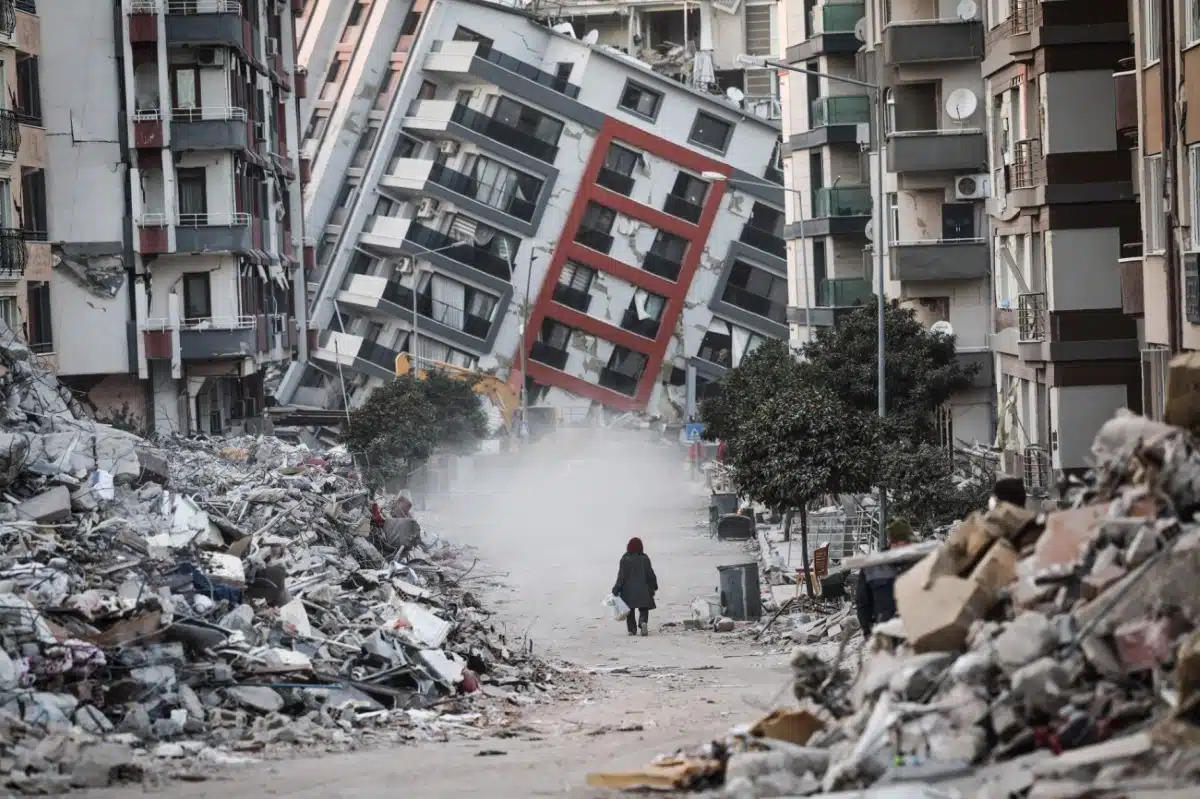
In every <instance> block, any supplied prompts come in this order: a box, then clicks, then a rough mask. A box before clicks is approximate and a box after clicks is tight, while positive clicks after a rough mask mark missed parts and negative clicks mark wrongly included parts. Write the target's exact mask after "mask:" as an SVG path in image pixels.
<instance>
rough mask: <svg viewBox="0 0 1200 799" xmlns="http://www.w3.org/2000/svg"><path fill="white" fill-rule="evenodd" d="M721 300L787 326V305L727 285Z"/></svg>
mask: <svg viewBox="0 0 1200 799" xmlns="http://www.w3.org/2000/svg"><path fill="white" fill-rule="evenodd" d="M721 300H722V301H723V302H727V303H729V304H730V305H733V306H735V307H737V308H741V309H742V310H743V311H749V312H750V313H752V314H754V315H755V316H761V317H763V318H764V319H770V320H771V321H772V322H776V323H778V324H781V325H786V324H787V306H786V305H784V304H783V303H779V302H774V301H773V300H770V299H768V298H766V297H763V296H762V295H759V294H755V293H754V292H752V291H747V290H746V289H743V288H738V287H737V286H728V285H727V286H725V292H724V293H723V294H722V295H721Z"/></svg>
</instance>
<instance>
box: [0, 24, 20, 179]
mask: <svg viewBox="0 0 1200 799" xmlns="http://www.w3.org/2000/svg"><path fill="white" fill-rule="evenodd" d="M0 2H3V0H0ZM20 149H21V121H20V119H18V118H17V114H16V112H14V111H13V110H12V109H11V108H0V161H7V162H8V163H12V162H13V161H15V160H16V159H17V152H18V151H20Z"/></svg>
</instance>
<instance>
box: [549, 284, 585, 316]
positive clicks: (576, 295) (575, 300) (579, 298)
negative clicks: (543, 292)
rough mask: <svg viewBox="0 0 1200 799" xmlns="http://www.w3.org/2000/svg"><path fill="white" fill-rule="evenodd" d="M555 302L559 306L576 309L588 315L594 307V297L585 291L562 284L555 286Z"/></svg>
mask: <svg viewBox="0 0 1200 799" xmlns="http://www.w3.org/2000/svg"><path fill="white" fill-rule="evenodd" d="M554 301H555V302H557V303H558V304H559V305H565V306H567V307H568V308H574V309H575V310H577V311H579V312H580V313H587V312H588V308H590V307H592V295H591V294H589V293H588V292H586V291H584V290H583V289H577V288H572V287H571V286H567V285H564V284H562V283H556V284H555V286H554Z"/></svg>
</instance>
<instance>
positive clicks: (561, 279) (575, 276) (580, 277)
mask: <svg viewBox="0 0 1200 799" xmlns="http://www.w3.org/2000/svg"><path fill="white" fill-rule="evenodd" d="M595 277H596V270H595V269H592V268H591V267H590V266H583V265H582V264H577V263H575V262H574V261H567V262H566V263H565V264H564V265H563V268H562V271H561V272H559V273H558V283H559V285H560V286H566V287H567V288H571V289H575V290H576V291H587V290H588V289H590V288H591V287H592V280H593V278H595Z"/></svg>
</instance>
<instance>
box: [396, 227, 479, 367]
mask: <svg viewBox="0 0 1200 799" xmlns="http://www.w3.org/2000/svg"><path fill="white" fill-rule="evenodd" d="M410 243H411V242H410ZM466 245H467V242H465V241H456V242H454V243H453V244H447V245H445V246H443V247H436V248H434V249H430V248H428V247H422V246H421V245H420V244H416V245H414V246H416V247H418V248H420V250H421V251H420V252H419V253H417V254H416V255H414V256H413V260H412V266H411V267H409V269H407V270H404V271H405V272H406V273H411V274H412V276H413V286H412V342H411V344H410V345H409V348H408V350H409V352H410V353H412V364H413V366H412V368H413V376H414V377H415V376H416V373H417V371H418V370H419V369H420V368H421V363H420V362H421V354H420V352H418V347H417V345H418V343H419V342H420V340H421V338H420V332H419V328H420V322H419V321H417V318H418V317H417V292H418V291H420V289H421V286H420V283H421V273H422V272H424V271H425V270H423V269H422V268H421V265H420V263H419V262H418V261H417V259H418V258H419V257H421V256H425V255H434V254H436V253H439V252H446V251H447V250H453V249H457V248H459V247H464V246H466ZM464 310H465V309H464Z"/></svg>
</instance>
